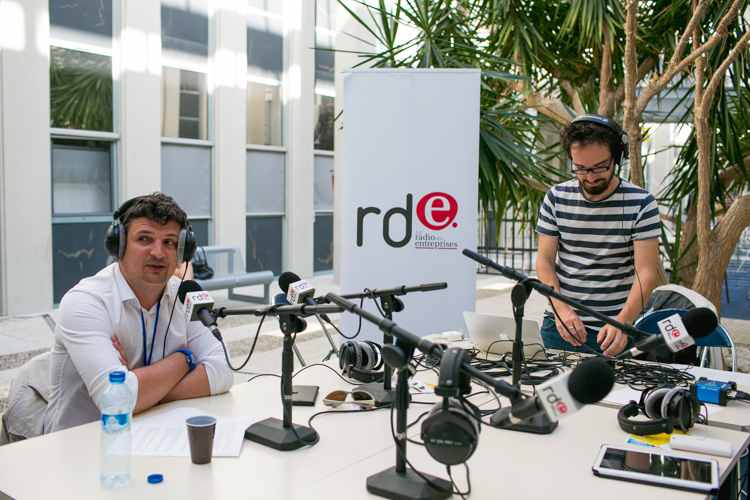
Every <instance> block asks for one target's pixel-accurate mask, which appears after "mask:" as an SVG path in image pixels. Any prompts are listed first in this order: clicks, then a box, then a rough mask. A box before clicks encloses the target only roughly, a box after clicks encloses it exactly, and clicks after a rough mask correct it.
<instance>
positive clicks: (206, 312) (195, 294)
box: [177, 280, 222, 340]
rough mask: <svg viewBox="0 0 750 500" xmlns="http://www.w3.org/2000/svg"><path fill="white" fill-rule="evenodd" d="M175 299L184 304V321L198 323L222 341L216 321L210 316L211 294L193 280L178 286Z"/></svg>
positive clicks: (211, 307)
mask: <svg viewBox="0 0 750 500" xmlns="http://www.w3.org/2000/svg"><path fill="white" fill-rule="evenodd" d="M177 297H178V298H179V299H180V302H182V303H183V304H185V319H187V320H188V321H200V322H201V323H203V325H204V326H206V327H207V328H208V329H209V330H211V333H213V335H214V337H216V338H217V339H218V340H222V338H221V332H220V331H219V328H218V327H217V326H216V319H215V318H214V317H213V316H212V315H211V311H212V310H213V308H214V299H212V298H211V294H209V293H208V292H206V291H205V290H203V288H202V287H201V286H200V285H199V284H198V283H196V282H195V281H193V280H186V281H183V282H182V283H181V284H180V288H179V289H178V290H177Z"/></svg>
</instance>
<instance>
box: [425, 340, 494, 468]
mask: <svg viewBox="0 0 750 500" xmlns="http://www.w3.org/2000/svg"><path fill="white" fill-rule="evenodd" d="M468 361H469V351H466V350H464V349H458V348H456V347H451V348H448V349H447V350H446V351H445V352H444V353H443V357H442V359H441V360H440V379H439V382H438V385H437V387H435V394H437V395H438V396H443V402H442V403H437V404H436V405H435V406H433V407H432V409H431V410H430V412H429V413H428V414H427V418H426V419H425V421H424V423H422V441H423V442H424V446H425V448H427V451H428V452H429V454H430V455H431V456H432V458H434V459H435V460H437V461H438V462H440V463H442V464H445V465H458V464H462V463H464V462H466V461H467V460H468V459H469V457H471V455H472V454H473V453H474V450H475V449H476V448H477V443H478V442H479V432H480V430H481V429H480V427H479V424H480V422H481V418H482V415H481V414H480V412H479V408H477V407H476V406H474V405H473V404H471V403H469V402H468V401H466V400H465V399H464V398H463V396H464V395H465V394H468V393H469V392H470V391H471V381H470V378H469V376H468V375H467V374H466V373H463V372H462V371H461V364H462V363H464V362H468Z"/></svg>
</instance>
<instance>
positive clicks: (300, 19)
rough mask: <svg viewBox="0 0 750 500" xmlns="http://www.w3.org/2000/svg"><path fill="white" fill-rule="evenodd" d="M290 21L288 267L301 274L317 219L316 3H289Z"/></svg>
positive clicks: (309, 258)
mask: <svg viewBox="0 0 750 500" xmlns="http://www.w3.org/2000/svg"><path fill="white" fill-rule="evenodd" d="M284 18H285V19H286V20H287V33H286V43H287V46H288V48H289V49H288V52H287V53H288V54H289V57H288V65H287V77H286V81H285V83H286V92H285V94H286V96H285V103H286V106H287V108H286V109H287V112H286V126H285V129H286V138H287V140H286V145H287V148H288V153H287V167H286V228H285V229H286V231H285V237H286V244H285V247H286V259H285V260H286V262H285V263H284V267H285V269H286V270H289V271H292V272H294V273H296V274H298V275H299V276H302V277H308V276H312V274H313V224H314V222H315V211H314V207H313V201H314V182H313V181H314V175H313V143H314V140H313V139H314V138H313V129H314V123H313V120H314V93H315V53H314V51H313V50H312V49H311V47H315V2H314V1H312V0H288V1H286V2H284Z"/></svg>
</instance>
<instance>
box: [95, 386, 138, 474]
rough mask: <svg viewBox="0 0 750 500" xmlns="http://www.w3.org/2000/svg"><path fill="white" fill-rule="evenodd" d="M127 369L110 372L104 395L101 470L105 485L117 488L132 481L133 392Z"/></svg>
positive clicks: (102, 405) (102, 402)
mask: <svg viewBox="0 0 750 500" xmlns="http://www.w3.org/2000/svg"><path fill="white" fill-rule="evenodd" d="M124 382H125V372H120V371H116V372H111V373H110V374H109V385H108V386H107V388H106V389H105V390H104V393H103V394H102V401H101V410H102V437H101V441H100V447H99V452H100V454H99V457H100V459H99V470H100V475H101V480H102V485H103V486H106V487H108V488H118V487H120V486H125V485H126V484H128V482H130V440H131V438H130V420H131V418H132V417H131V414H130V408H131V402H132V397H133V396H132V394H131V393H130V389H128V386H127V385H125V383H124Z"/></svg>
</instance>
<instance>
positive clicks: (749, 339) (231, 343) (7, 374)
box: [0, 274, 750, 414]
mask: <svg viewBox="0 0 750 500" xmlns="http://www.w3.org/2000/svg"><path fill="white" fill-rule="evenodd" d="M315 286H316V289H317V294H319V295H324V294H325V293H327V292H338V291H339V290H340V287H339V286H338V285H336V284H334V283H333V276H332V275H327V276H318V277H316V278H315ZM512 286H513V283H511V282H510V281H509V280H507V279H505V278H503V277H501V276H494V275H484V274H479V275H477V292H476V293H477V302H476V310H477V312H480V313H488V314H497V315H503V316H512V315H513V311H512V305H511V302H510V296H509V295H508V294H509V293H510V290H511V288H512ZM243 292H250V293H254V294H258V293H262V291H261V290H260V287H248V288H247V290H243ZM279 292H280V290H279V289H278V286H277V285H276V284H274V285H273V286H272V287H271V293H272V294H273V293H279ZM317 294H316V295H317ZM212 296H213V297H214V299H215V300H216V303H217V307H221V306H224V307H247V306H248V304H247V303H245V302H238V301H233V300H228V299H227V295H226V292H215V293H212ZM725 300H726V299H725ZM545 307H546V301H545V299H544V298H543V297H542V296H540V295H539V294H537V293H533V294H532V295H531V297H530V298H529V300H528V302H527V303H526V308H525V317H526V318H527V319H534V320H536V321H538V322H540V323H541V318H542V314H543V312H544V309H545ZM722 308H723V309H722V310H723V313H724V314H723V318H722V325H723V326H724V327H725V328H726V329H727V330H728V331H729V333H730V334H731V335H732V337H733V339H734V340H735V342H736V343H737V344H738V345H740V346H745V347H750V301H749V300H748V299H747V290H740V289H732V288H730V302H729V304H726V305H723V306H722ZM55 316H56V311H50V312H48V313H45V314H38V315H34V316H27V317H0V414H2V413H3V412H4V411H5V400H6V397H7V392H8V387H9V386H10V382H11V380H12V378H13V377H14V376H15V374H16V373H17V372H18V368H19V367H20V366H21V365H22V364H23V363H25V362H26V361H27V360H29V359H31V358H32V357H34V356H36V355H38V354H40V353H42V352H45V351H47V350H49V348H50V346H51V345H52V339H53V330H54V320H55ZM334 319H335V317H334ZM396 320H397V318H396ZM258 325H259V318H256V317H252V316H234V317H231V318H226V319H224V320H221V321H220V327H221V331H222V333H223V335H224V339H225V340H226V341H227V345H228V347H229V352H230V356H231V358H232V364H233V365H234V366H239V365H240V364H242V363H243V362H244V360H245V357H246V356H247V353H248V352H249V351H250V347H251V346H252V342H253V339H254V338H255V334H256V332H257V330H258ZM329 330H330V329H329ZM331 333H332V334H333V337H332V340H333V342H334V344H335V345H338V342H339V341H338V335H336V334H335V331H333V330H331ZM417 333H418V332H417ZM281 340H282V335H281V333H280V332H279V329H278V324H277V321H276V320H271V321H265V322H264V324H263V325H262V328H261V330H260V336H259V337H258V342H257V345H256V348H255V353H254V354H253V356H252V358H251V359H250V361H249V363H248V364H247V365H246V366H245V367H244V368H243V369H242V370H241V372H239V373H237V374H236V375H235V381H236V382H237V383H239V382H244V381H246V380H247V379H248V378H249V377H250V376H252V375H253V374H257V373H269V372H273V373H278V372H279V370H280V368H281V361H280V360H281ZM297 345H298V348H299V350H300V353H301V354H302V357H303V358H304V359H305V361H306V362H307V363H312V362H318V361H321V360H322V359H323V358H324V357H325V356H326V355H327V354H328V353H329V351H330V350H331V344H330V342H329V340H328V338H327V337H326V336H325V334H324V333H323V330H322V328H321V327H320V326H319V325H316V324H313V322H308V329H307V330H306V331H305V332H303V333H301V334H299V335H298V338H297Z"/></svg>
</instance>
